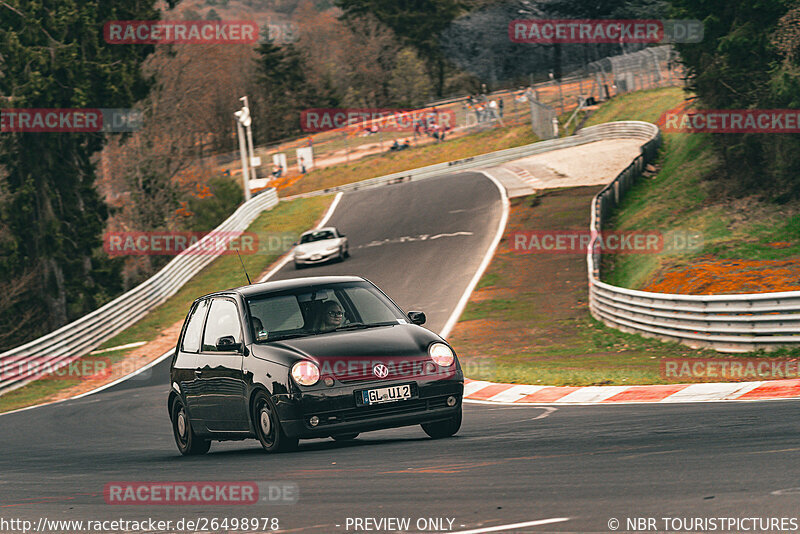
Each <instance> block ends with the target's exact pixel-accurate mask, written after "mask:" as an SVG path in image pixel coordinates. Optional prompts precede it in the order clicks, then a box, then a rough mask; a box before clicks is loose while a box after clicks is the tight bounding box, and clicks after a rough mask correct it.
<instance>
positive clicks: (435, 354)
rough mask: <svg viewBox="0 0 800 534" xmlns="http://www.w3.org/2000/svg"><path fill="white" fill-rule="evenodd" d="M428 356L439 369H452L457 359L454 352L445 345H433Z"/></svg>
mask: <svg viewBox="0 0 800 534" xmlns="http://www.w3.org/2000/svg"><path fill="white" fill-rule="evenodd" d="M428 355H429V356H430V357H431V360H433V361H434V362H436V365H438V366H439V367H450V366H451V365H453V362H454V361H455V359H456V355H455V354H453V350H452V349H451V348H450V347H448V346H447V345H445V344H444V343H433V344H431V346H430V347H428Z"/></svg>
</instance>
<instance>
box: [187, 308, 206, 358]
mask: <svg viewBox="0 0 800 534" xmlns="http://www.w3.org/2000/svg"><path fill="white" fill-rule="evenodd" d="M207 309H208V300H201V301H200V302H198V303H197V305H196V306H195V307H194V309H193V310H192V314H191V315H190V316H189V321H188V323H187V324H186V331H185V333H184V334H183V344H182V345H181V350H182V351H183V352H197V351H199V350H200V336H201V335H202V334H203V320H204V319H205V318H206V310H207Z"/></svg>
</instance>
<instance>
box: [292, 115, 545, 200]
mask: <svg viewBox="0 0 800 534" xmlns="http://www.w3.org/2000/svg"><path fill="white" fill-rule="evenodd" d="M537 141H539V138H538V137H536V135H534V134H533V132H532V131H531V127H530V125H529V124H525V125H522V126H510V127H507V128H493V129H491V130H486V131H483V132H479V133H476V134H471V135H466V136H463V137H457V138H454V139H447V140H446V141H444V142H443V143H435V144H430V145H424V146H421V147H415V148H411V149H409V150H404V151H402V152H396V153H395V152H384V153H381V154H375V155H372V156H367V157H364V158H362V159H359V160H358V161H356V162H353V163H350V164H347V163H344V164H339V165H334V166H331V167H326V168H324V169H317V170H313V171H311V172H309V173H308V174H306V175H305V176H303V178H301V179H300V180H299V181H298V182H296V183H294V184H292V185H290V186H288V187H286V188H284V189H282V190H281V196H284V197H286V196H290V195H296V194H299V193H308V192H310V191H317V190H320V189H327V188H329V187H336V186H339V185H344V184H349V183H353V182H360V181H361V180H367V179H369V178H375V177H378V176H384V175H386V174H392V173H395V172H401V171H406V170H409V169H416V168H419V167H425V166H427V165H434V164H436V163H443V162H445V161H453V160H457V159H463V158H468V157H471V156H477V155H480V154H485V153H487V152H493V151H495V150H503V149H505V148H513V147H517V146H523V145H527V144H530V143H535V142H537Z"/></svg>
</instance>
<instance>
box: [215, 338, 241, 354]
mask: <svg viewBox="0 0 800 534" xmlns="http://www.w3.org/2000/svg"><path fill="white" fill-rule="evenodd" d="M217 350H218V351H220V352H239V351H241V350H242V344H241V343H237V342H236V339H235V338H234V337H233V336H222V337H221V338H219V339H218V340H217Z"/></svg>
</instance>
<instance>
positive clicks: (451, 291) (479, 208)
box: [271, 173, 502, 332]
mask: <svg viewBox="0 0 800 534" xmlns="http://www.w3.org/2000/svg"><path fill="white" fill-rule="evenodd" d="M501 213H502V204H501V199H500V192H499V191H498V189H497V186H495V185H494V184H493V183H492V182H491V181H490V180H489V179H488V178H486V177H485V176H484V175H483V174H479V173H461V174H457V175H454V176H445V177H441V178H433V179H429V180H422V181H419V182H410V183H405V184H395V185H391V186H385V187H379V188H376V189H366V190H362V191H355V192H353V193H348V194H346V195H344V196H343V197H342V199H341V201H340V202H339V205H338V206H337V207H336V210H335V211H334V212H333V215H332V216H331V218H330V219H329V220H328V222H327V223H326V225H327V226H336V227H337V228H339V230H340V231H341V232H342V233H344V234H345V235H346V236H347V239H348V242H349V245H350V256H351V257H350V258H349V259H347V260H345V261H344V262H341V263H327V264H324V265H317V266H314V267H306V268H303V269H300V270H296V269H295V268H294V265H293V264H292V263H291V262H290V263H289V264H287V265H286V266H285V267H283V268H282V269H281V270H280V271H278V272H277V273H276V274H275V275H274V276H272V278H271V280H283V279H286V278H297V277H303V276H321V275H350V274H352V275H358V276H363V277H365V278H368V279H369V280H371V281H372V282H374V283H375V284H376V285H377V286H378V287H380V288H381V289H382V290H383V291H384V292H385V293H386V294H387V295H389V297H391V298H392V299H393V300H394V301H395V302H396V303H397V304H398V305H399V306H400V307H401V308H402V309H404V310H405V311H411V310H421V311H424V312H425V314H426V316H427V318H428V322H427V323H426V324H425V327H426V328H429V329H430V330H433V331H434V332H439V331H441V329H442V327H443V326H444V324H445V322H446V321H447V319H448V318H449V316H450V313H451V312H452V310H453V309H454V308H455V306H456V304H457V303H458V300H459V299H460V298H461V295H462V294H463V293H464V290H465V288H466V287H467V284H468V283H469V281H470V279H472V277H473V275H474V274H475V271H476V270H477V269H478V266H479V265H480V263H481V261H482V260H483V256H484V254H485V252H486V249H487V248H488V247H489V245H490V243H491V241H492V239H493V238H494V236H495V234H496V231H497V225H498V223H499V221H500V216H501Z"/></svg>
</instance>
